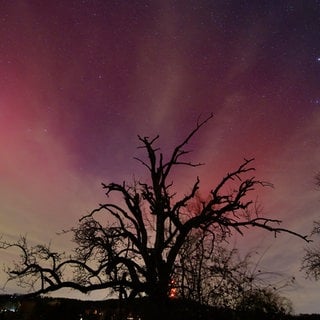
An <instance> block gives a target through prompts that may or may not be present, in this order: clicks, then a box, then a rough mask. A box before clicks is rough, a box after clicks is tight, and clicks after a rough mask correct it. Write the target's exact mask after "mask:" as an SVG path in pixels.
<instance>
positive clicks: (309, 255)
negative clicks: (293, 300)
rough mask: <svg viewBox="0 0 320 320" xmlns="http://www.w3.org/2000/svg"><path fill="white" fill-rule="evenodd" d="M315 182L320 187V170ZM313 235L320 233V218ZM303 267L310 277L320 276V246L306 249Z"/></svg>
mask: <svg viewBox="0 0 320 320" xmlns="http://www.w3.org/2000/svg"><path fill="white" fill-rule="evenodd" d="M315 184H316V186H317V187H319V188H320V172H319V173H318V174H317V175H316V176H315ZM311 235H312V236H319V235H320V220H318V221H314V223H313V230H312V233H311ZM302 269H303V270H305V272H306V273H307V276H308V277H312V278H314V279H316V280H319V278H320V246H319V244H315V245H312V246H309V247H307V248H306V249H305V255H304V257H303V260H302Z"/></svg>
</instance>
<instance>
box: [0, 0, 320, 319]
mask: <svg viewBox="0 0 320 320" xmlns="http://www.w3.org/2000/svg"><path fill="white" fill-rule="evenodd" d="M319 35H320V1H318V0H308V1H304V0H291V1H289V0H286V1H285V0H268V1H266V0H251V1H246V0H206V1H205V0H196V1H195V0H185V1H182V0H181V1H180V0H175V1H174V0H154V1H143V0H140V1H138V0H137V1H135V0H132V1H115V0H114V1H113V0H108V1H103V0H91V1H90V0H88V1H85V0H83V1H82V0H77V1H71V0H70V1H62V0H57V1H43V0H28V1H27V0H13V1H0V88H1V90H0V177H1V179H0V221H1V222H0V233H2V234H3V235H4V236H5V238H6V239H9V240H16V239H17V238H18V236H19V235H20V234H22V235H27V237H28V239H29V240H30V241H31V243H38V242H50V241H51V243H52V246H54V247H56V248H59V249H61V250H68V249H70V248H71V247H72V245H71V244H69V242H68V241H66V239H65V238H63V236H57V234H56V233H57V232H58V231H61V230H62V229H67V228H69V227H71V226H74V225H75V224H76V223H77V221H78V218H80V217H81V216H82V215H84V214H86V213H88V212H89V211H90V210H91V209H93V208H95V207H96V206H97V204H98V203H100V202H104V200H105V198H104V193H103V191H102V189H101V187H100V184H101V182H105V183H107V182H112V181H114V182H122V181H123V180H128V181H131V180H132V178H133V177H141V178H144V175H145V172H144V169H143V167H141V165H140V164H139V163H137V161H135V160H134V159H133V157H135V156H143V152H142V150H141V149H137V146H138V145H139V143H138V140H137V135H138V134H140V135H143V136H145V135H147V136H154V135H156V134H160V141H159V144H160V145H161V148H162V149H161V150H162V151H163V152H164V153H166V152H169V151H170V150H171V149H172V147H173V146H174V145H176V144H177V143H179V142H181V140H182V139H183V138H184V137H185V136H186V134H187V133H188V132H189V131H190V129H192V128H193V127H194V125H195V124H196V122H197V119H198V117H199V116H201V117H202V118H204V117H206V116H208V115H209V114H210V113H211V112H212V113H213V114H214V118H213V119H212V120H211V121H210V122H209V123H208V124H207V125H206V126H205V127H204V128H203V129H202V130H201V131H200V132H199V134H198V135H197V136H196V137H195V138H194V139H193V140H192V143H191V144H190V149H191V150H193V152H192V153H191V154H190V159H192V160H194V161H195V162H198V161H199V162H205V165H204V166H201V167H199V168H197V169H194V170H188V171H183V170H180V171H179V172H177V174H176V176H175V186H176V187H177V188H179V190H181V192H183V190H186V191H188V190H189V188H190V187H189V186H191V185H192V183H193V181H194V179H195V177H196V176H197V175H199V177H200V179H201V185H200V187H201V188H202V190H204V191H203V192H205V191H207V190H209V189H210V186H214V184H215V183H217V182H218V181H219V179H221V178H222V177H223V176H224V174H225V173H226V172H228V171H229V170H232V169H234V168H235V167H237V166H238V165H239V164H240V163H241V162H242V160H243V158H251V157H254V158H255V159H256V160H255V167H256V169H257V171H256V176H257V177H259V178H261V179H263V180H268V181H270V182H272V183H273V184H274V185H275V188H274V189H269V188H268V189H262V190H259V201H261V203H262V204H263V210H264V213H265V215H266V216H269V217H274V218H280V219H282V220H283V226H284V227H288V228H291V229H293V230H295V231H298V232H301V233H302V234H308V233H309V232H310V231H311V229H312V221H313V220H315V219H317V218H319V216H320V214H319V210H320V192H319V190H317V189H316V187H315V185H314V176H315V174H316V173H317V172H318V171H319V170H320V139H319V133H320V87H319V83H320V38H319V37H320V36H319ZM235 242H236V243H235V244H236V245H237V246H238V247H239V248H241V250H243V252H247V251H250V250H258V251H261V252H264V256H263V259H262V261H261V263H262V264H263V265H264V266H265V267H266V268H269V269H270V270H272V271H277V272H280V273H283V274H285V275H289V276H291V275H292V276H295V277H296V279H297V281H296V284H295V285H294V288H292V289H287V290H286V291H285V292H284V294H285V295H286V296H287V297H289V298H290V299H291V300H292V301H293V303H294V308H295V311H296V312H297V313H300V312H304V313H312V312H318V313H320V306H319V303H318V300H319V297H320V283H315V282H314V281H310V280H308V279H305V275H304V274H303V273H302V272H300V262H301V258H302V256H303V248H304V247H305V246H306V244H305V243H304V242H303V241H302V240H300V239H295V238H294V237H292V236H288V235H280V236H278V237H277V238H276V239H274V237H273V235H271V234H267V233H266V232H261V231H252V230H247V233H246V236H245V237H243V238H239V239H236V240H235ZM13 257H14V253H12V252H1V264H3V263H6V262H7V261H10V260H12V258H13ZM1 272H2V271H1ZM3 279H4V275H3V273H0V280H1V281H3ZM7 289H8V290H9V291H10V290H12V291H14V290H16V288H15V287H14V285H13V284H10V285H9V286H8V288H7Z"/></svg>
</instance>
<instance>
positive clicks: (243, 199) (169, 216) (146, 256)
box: [1, 115, 307, 301]
mask: <svg viewBox="0 0 320 320" xmlns="http://www.w3.org/2000/svg"><path fill="white" fill-rule="evenodd" d="M211 118H212V115H210V116H209V117H207V118H206V119H204V120H202V121H200V120H199V121H198V123H197V124H196V126H195V128H194V129H193V130H192V131H191V132H190V133H189V134H188V135H187V136H186V138H185V139H184V140H183V141H182V142H181V143H180V144H178V145H177V146H176V147H175V148H174V149H173V151H172V153H171V154H169V157H168V158H166V157H165V155H164V154H163V153H162V152H161V151H160V149H159V148H158V147H157V146H156V144H157V142H158V139H159V136H156V137H155V138H149V137H141V136H138V138H139V141H140V143H141V146H140V148H143V149H144V150H145V151H146V154H147V157H146V158H136V159H137V160H138V161H139V162H140V163H141V164H142V165H143V166H144V167H145V169H146V171H147V173H148V176H149V180H147V181H136V180H135V181H133V183H132V184H128V183H127V182H123V183H109V184H104V183H103V184H102V186H103V189H104V190H105V192H106V195H107V197H108V199H109V201H108V202H106V203H104V204H100V205H99V206H98V208H96V209H94V210H93V211H92V212H91V213H90V214H88V215H85V216H83V217H82V218H81V219H80V221H79V225H78V226H77V227H75V228H73V229H72V230H71V232H72V233H73V237H74V242H75V244H76V248H75V250H74V252H73V253H72V255H70V256H66V255H64V254H61V253H57V252H53V251H52V250H51V249H50V247H49V246H45V245H38V246H34V247H29V246H28V244H27V242H26V239H25V238H21V239H20V240H19V241H18V242H16V243H9V242H7V241H5V240H3V241H1V247H2V248H4V249H8V248H12V247H16V248H18V249H19V250H20V253H21V256H20V258H21V259H20V261H18V262H17V263H15V264H14V265H13V267H10V268H9V269H8V270H7V272H8V280H9V281H12V280H15V281H18V282H19V284H20V285H22V286H27V287H28V288H29V289H30V290H31V293H32V294H43V293H48V292H51V291H56V290H58V289H61V288H73V289H76V290H79V291H81V292H84V293H87V292H90V291H92V290H99V289H111V290H115V291H117V292H120V294H121V296H127V295H128V296H129V297H134V296H136V295H138V294H142V295H147V296H149V297H151V298H152V299H156V300H157V301H164V300H166V299H167V297H168V292H169V291H170V287H171V279H172V276H173V273H174V270H175V267H176V265H177V263H178V261H179V259H180V255H181V252H182V250H183V246H184V244H185V243H186V241H187V240H188V237H190V235H191V234H192V233H193V232H197V231H199V232H200V234H201V233H202V232H205V233H209V234H210V235H211V237H212V241H214V239H215V238H216V237H218V236H219V237H228V236H229V235H231V234H232V232H234V231H235V232H239V233H241V234H242V233H243V231H244V230H247V228H248V227H256V228H260V229H264V230H266V231H271V232H273V233H274V234H275V235H276V234H278V233H280V232H286V233H290V234H292V235H294V236H297V237H300V238H302V239H304V240H307V238H306V237H305V236H302V235H300V234H298V233H295V232H293V231H291V230H287V229H284V228H281V227H280V226H279V225H280V223H281V221H280V220H278V219H270V218H265V217H263V216H260V215H259V212H257V211H256V207H255V206H254V203H253V201H251V200H250V198H249V196H250V193H251V192H253V191H254V190H255V189H256V188H257V187H265V186H270V184H269V183H267V182H264V181H261V180H258V179H256V178H255V177H254V176H253V173H254V171H255V169H254V167H253V159H248V160H247V159H245V160H244V161H243V163H242V164H241V165H240V166H239V167H238V168H236V169H235V170H234V171H231V172H229V173H227V174H226V175H225V176H224V177H223V178H222V179H221V181H220V182H219V183H218V184H217V185H216V186H214V187H212V189H211V191H210V193H209V195H208V198H207V200H206V201H203V202H202V203H201V205H200V206H198V207H197V208H196V209H194V210H190V204H191V203H192V202H193V201H194V199H195V197H196V195H197V192H198V189H199V185H200V179H199V178H197V179H196V181H195V182H194V183H193V184H192V185H191V188H190V190H189V191H187V192H186V193H185V195H183V196H181V197H178V195H177V194H176V193H175V192H174V191H173V182H172V179H173V178H174V170H175V168H176V167H182V166H184V167H186V168H193V167H197V166H199V165H201V164H200V163H193V162H190V161H188V160H185V156H186V155H187V154H188V153H189V152H188V151H187V150H186V149H185V148H186V146H187V144H188V143H189V141H190V139H191V138H192V137H193V136H194V135H195V134H196V133H197V132H198V131H199V130H200V128H202V127H203V126H204V125H205V124H207V122H208V121H209V120H210V119H211ZM166 159H167V160H166ZM112 196H115V198H114V199H113V200H112V199H111V197H112ZM119 198H121V199H122V201H119ZM195 234H196V233H195ZM199 245H202V238H201V237H200V238H199ZM210 254H212V255H215V254H216V253H215V252H214V251H213V252H211V253H210Z"/></svg>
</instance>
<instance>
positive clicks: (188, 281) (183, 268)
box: [174, 232, 294, 314]
mask: <svg viewBox="0 0 320 320" xmlns="http://www.w3.org/2000/svg"><path fill="white" fill-rule="evenodd" d="M207 236H208V235H207ZM212 245H213V243H212V238H211V236H210V237H209V238H206V234H204V233H202V234H199V233H198V232H197V233H196V234H193V235H192V236H191V237H189V239H188V240H187V241H186V242H185V244H184V245H183V248H182V252H181V253H180V259H179V263H177V264H176V269H175V273H174V279H175V284H174V285H175V288H176V291H175V294H176V296H177V297H182V298H184V299H187V300H193V301H197V302H199V303H200V304H204V305H211V306H215V307H219V308H227V309H231V310H235V311H237V312H253V313H259V312H261V313H278V314H280V313H281V314H287V313H290V312H291V304H290V301H289V300H288V299H286V298H284V297H282V296H281V295H280V292H281V290H282V289H283V288H286V287H288V286H292V285H293V283H294V277H285V276H284V275H282V274H280V273H277V272H271V271H266V270H264V269H263V268H262V267H261V266H260V262H261V259H262V258H263V255H260V254H259V253H258V252H250V253H248V254H246V255H245V256H243V257H242V256H241V255H240V254H239V252H238V250H237V249H235V248H233V249H228V248H227V246H226V243H225V242H223V241H216V240H215V241H214V247H213V246H212ZM213 253H214V254H213ZM253 256H255V257H256V259H254V257H253Z"/></svg>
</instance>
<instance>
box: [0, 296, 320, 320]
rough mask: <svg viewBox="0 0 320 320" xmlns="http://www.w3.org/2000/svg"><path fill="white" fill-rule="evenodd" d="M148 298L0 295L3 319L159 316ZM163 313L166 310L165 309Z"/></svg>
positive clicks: (181, 317) (219, 314) (215, 312)
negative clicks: (104, 298)
mask: <svg viewBox="0 0 320 320" xmlns="http://www.w3.org/2000/svg"><path fill="white" fill-rule="evenodd" d="M158 307H159V306H157V305H154V302H150V301H149V300H147V299H143V298H141V299H134V300H132V301H130V302H129V301H127V300H118V299H110V300H105V301H82V300H76V299H65V298H47V297H44V298H40V297H38V298H23V297H19V296H5V295H4V296H0V320H29V319H30V320H31V319H32V320H38V319H39V320H40V319H46V320H51V319H52V320H53V319H54V320H57V319H59V320H138V319H140V320H151V319H152V320H156V319H158V318H157V315H158V314H157V311H156V310H157V309H158ZM164 308H165V312H164V314H165V316H166V320H171V319H174V320H188V319H190V320H200V319H201V320H209V319H210V320H211V319H216V320H251V319H259V320H267V319H277V320H281V319H283V320H291V319H292V320H295V319H299V320H315V319H320V315H318V314H303V315H287V314H270V313H263V312H261V311H260V312H251V313H248V312H243V313H241V312H236V311H234V310H230V309H223V308H215V307H210V306H205V305H199V304H198V303H195V302H192V301H184V300H179V299H174V300H170V301H169V302H168V304H167V305H166V306H164ZM162 314H163V313H162Z"/></svg>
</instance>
